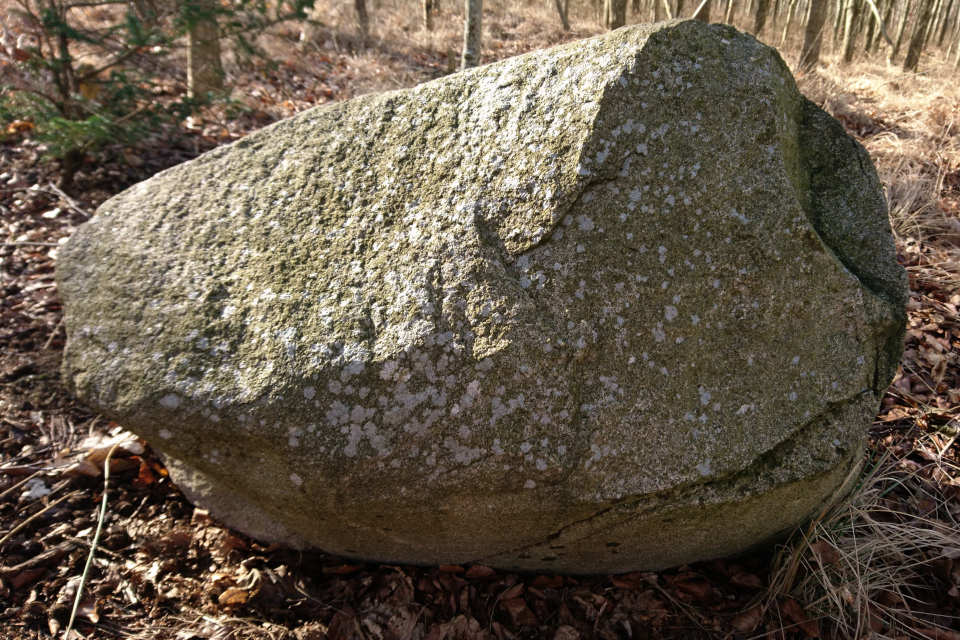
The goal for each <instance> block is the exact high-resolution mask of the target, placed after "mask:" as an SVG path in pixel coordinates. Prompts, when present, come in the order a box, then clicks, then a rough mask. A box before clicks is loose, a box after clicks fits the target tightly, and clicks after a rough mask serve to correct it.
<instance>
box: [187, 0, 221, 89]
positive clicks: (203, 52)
mask: <svg viewBox="0 0 960 640" xmlns="http://www.w3.org/2000/svg"><path fill="white" fill-rule="evenodd" d="M188 11H189V13H190V28H189V30H188V31H187V96H188V97H190V98H193V99H195V100H199V101H203V100H206V98H207V95H208V94H210V93H213V94H221V93H223V76H224V74H223V65H222V64H221V62H220V28H219V27H218V26H217V4H216V2H215V0H193V1H192V2H190V4H189V5H188Z"/></svg>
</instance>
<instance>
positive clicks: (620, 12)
mask: <svg viewBox="0 0 960 640" xmlns="http://www.w3.org/2000/svg"><path fill="white" fill-rule="evenodd" d="M603 24H604V26H605V27H606V28H607V29H610V30H611V31H613V30H614V29H619V28H620V27H622V26H623V25H625V24H627V0H604V2H603Z"/></svg>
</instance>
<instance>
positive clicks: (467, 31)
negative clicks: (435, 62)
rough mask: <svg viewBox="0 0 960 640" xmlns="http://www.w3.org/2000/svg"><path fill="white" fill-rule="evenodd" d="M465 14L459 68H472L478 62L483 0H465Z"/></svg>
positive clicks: (481, 33)
mask: <svg viewBox="0 0 960 640" xmlns="http://www.w3.org/2000/svg"><path fill="white" fill-rule="evenodd" d="M466 14H467V15H466V20H465V23H464V26H463V58H462V59H461V61H460V68H461V69H472V68H473V67H475V66H477V65H478V64H480V42H481V37H482V35H483V32H482V30H483V24H482V21H483V0H467V11H466Z"/></svg>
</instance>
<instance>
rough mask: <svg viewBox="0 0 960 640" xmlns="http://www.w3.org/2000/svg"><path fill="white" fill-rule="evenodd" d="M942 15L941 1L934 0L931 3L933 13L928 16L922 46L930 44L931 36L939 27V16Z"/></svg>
mask: <svg viewBox="0 0 960 640" xmlns="http://www.w3.org/2000/svg"><path fill="white" fill-rule="evenodd" d="M941 13H943V0H935V2H934V3H933V13H931V14H930V17H931V19H930V24H928V25H927V34H926V37H925V38H924V40H923V44H924V46H926V45H927V43H929V42H930V39H931V38H932V37H933V34H934V33H936V30H937V29H938V28H939V27H940V14H941Z"/></svg>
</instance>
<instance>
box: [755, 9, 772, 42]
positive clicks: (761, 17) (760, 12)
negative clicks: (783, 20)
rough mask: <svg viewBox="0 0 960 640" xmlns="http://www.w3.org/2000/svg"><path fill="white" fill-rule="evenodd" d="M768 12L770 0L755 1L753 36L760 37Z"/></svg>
mask: <svg viewBox="0 0 960 640" xmlns="http://www.w3.org/2000/svg"><path fill="white" fill-rule="evenodd" d="M769 11H770V0H757V13H756V16H755V18H754V21H753V35H755V36H757V37H758V38H759V37H760V34H761V33H762V32H763V27H764V25H765V24H767V13H768V12H769Z"/></svg>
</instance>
